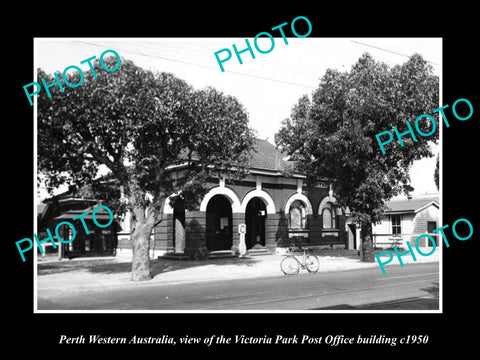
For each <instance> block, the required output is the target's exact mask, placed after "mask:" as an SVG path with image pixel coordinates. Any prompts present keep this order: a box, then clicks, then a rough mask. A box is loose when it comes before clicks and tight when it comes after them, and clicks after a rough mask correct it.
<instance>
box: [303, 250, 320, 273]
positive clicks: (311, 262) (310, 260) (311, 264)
mask: <svg viewBox="0 0 480 360" xmlns="http://www.w3.org/2000/svg"><path fill="white" fill-rule="evenodd" d="M305 266H306V267H307V270H308V272H310V273H316V272H317V271H318V269H319V268H320V263H319V261H318V258H317V257H316V256H315V255H312V254H309V255H307V256H306V257H305Z"/></svg>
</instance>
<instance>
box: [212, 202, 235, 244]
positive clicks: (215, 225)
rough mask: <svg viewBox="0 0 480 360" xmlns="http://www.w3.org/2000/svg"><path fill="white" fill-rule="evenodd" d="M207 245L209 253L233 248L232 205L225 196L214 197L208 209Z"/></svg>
mask: <svg viewBox="0 0 480 360" xmlns="http://www.w3.org/2000/svg"><path fill="white" fill-rule="evenodd" d="M206 245H207V250H208V251H216V250H230V249H231V247H232V205H231V204H230V201H229V200H228V199H227V198H226V197H225V196H223V195H215V196H213V197H212V198H211V199H210V200H209V201H208V204H207V208H206Z"/></svg>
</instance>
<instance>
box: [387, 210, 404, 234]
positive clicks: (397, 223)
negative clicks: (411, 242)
mask: <svg viewBox="0 0 480 360" xmlns="http://www.w3.org/2000/svg"><path fill="white" fill-rule="evenodd" d="M390 217H391V220H392V234H393V235H394V236H400V235H402V215H390Z"/></svg>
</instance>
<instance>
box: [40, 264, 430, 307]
mask: <svg viewBox="0 0 480 360" xmlns="http://www.w3.org/2000/svg"><path fill="white" fill-rule="evenodd" d="M438 294H439V264H438V263H437V262H434V263H424V264H409V265H408V266H404V267H400V266H390V267H389V268H388V272H387V274H385V275H382V274H381V273H380V272H379V271H378V268H367V269H362V270H358V269H357V270H349V271H337V272H329V273H317V274H308V273H301V274H298V275H292V276H284V277H274V278H272V277H270V278H254V279H242V280H229V281H225V280H222V281H211V282H201V283H189V284H170V285H162V284H153V285H152V284H145V285H135V286H129V287H122V288H112V289H108V290H100V289H99V290H89V291H81V292H76V293H72V294H64V295H62V296H56V297H41V296H39V297H38V309H39V310H248V311H251V310H313V309H315V310H326V311H328V310H438V309H439V300H438Z"/></svg>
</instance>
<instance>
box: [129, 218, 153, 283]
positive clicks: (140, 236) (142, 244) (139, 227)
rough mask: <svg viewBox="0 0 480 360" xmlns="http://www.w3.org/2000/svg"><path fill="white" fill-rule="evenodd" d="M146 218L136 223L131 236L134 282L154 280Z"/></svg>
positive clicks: (132, 278) (132, 277)
mask: <svg viewBox="0 0 480 360" xmlns="http://www.w3.org/2000/svg"><path fill="white" fill-rule="evenodd" d="M146 227H147V226H146V224H145V218H143V219H142V220H138V219H137V220H136V221H135V228H134V230H133V232H132V234H131V240H132V276H131V280H132V281H145V280H150V279H151V278H152V276H151V274H150V256H149V250H150V234H149V233H148V234H147V232H146V230H147V229H146Z"/></svg>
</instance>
